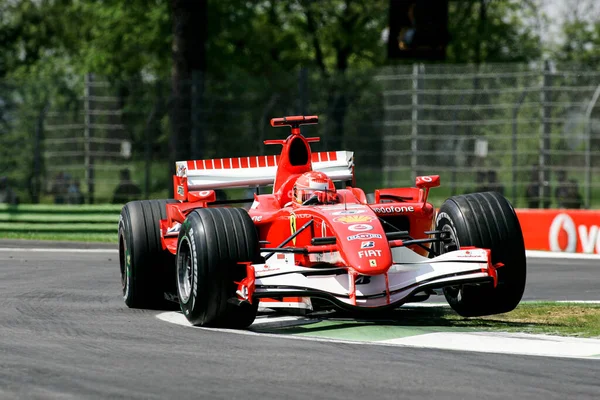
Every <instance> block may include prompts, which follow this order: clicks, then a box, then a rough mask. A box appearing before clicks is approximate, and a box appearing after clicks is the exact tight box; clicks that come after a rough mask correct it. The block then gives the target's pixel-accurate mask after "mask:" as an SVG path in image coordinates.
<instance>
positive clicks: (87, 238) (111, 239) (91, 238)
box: [0, 227, 118, 243]
mask: <svg viewBox="0 0 600 400" xmlns="http://www.w3.org/2000/svg"><path fill="white" fill-rule="evenodd" d="M113 230H114V231H115V232H114V233H79V232H63V233H49V232H0V239H23V240H59V241H61V240H66V241H75V242H98V243H117V242H118V236H117V232H116V228H115V227H113Z"/></svg>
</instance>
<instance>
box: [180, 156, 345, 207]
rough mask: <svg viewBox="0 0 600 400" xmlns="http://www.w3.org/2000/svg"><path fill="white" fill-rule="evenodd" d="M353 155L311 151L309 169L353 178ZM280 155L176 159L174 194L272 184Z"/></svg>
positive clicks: (340, 178)
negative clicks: (193, 159) (310, 167)
mask: <svg viewBox="0 0 600 400" xmlns="http://www.w3.org/2000/svg"><path fill="white" fill-rule="evenodd" d="M353 155H354V153H353V152H351V151H324V152H319V153H312V155H311V157H312V159H311V161H312V169H313V170H314V171H321V172H323V173H325V174H327V176H329V178H330V179H331V180H333V181H334V182H336V181H338V182H339V181H350V180H353V177H354V158H353ZM279 157H280V156H278V155H277V156H275V155H271V156H253V157H234V158H216V159H212V160H195V161H177V162H176V171H177V177H179V179H176V181H179V185H177V182H176V185H175V186H176V192H175V196H176V197H175V198H180V196H181V197H185V198H187V192H188V191H197V190H210V189H225V188H248V187H257V186H269V185H273V183H274V181H275V176H276V173H277V165H278V162H279ZM184 182H185V184H184ZM180 186H181V187H180ZM183 186H185V187H183ZM184 192H185V195H184V194H183V193H184ZM178 194H179V196H178ZM180 199H181V200H183V198H180Z"/></svg>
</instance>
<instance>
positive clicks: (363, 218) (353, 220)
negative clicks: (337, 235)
mask: <svg viewBox="0 0 600 400" xmlns="http://www.w3.org/2000/svg"><path fill="white" fill-rule="evenodd" d="M374 219H375V218H374V217H371V216H370V215H344V216H343V217H337V218H334V219H333V220H334V221H335V222H341V223H343V224H357V223H360V222H371V221H373V220H374Z"/></svg>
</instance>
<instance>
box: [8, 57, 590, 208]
mask: <svg viewBox="0 0 600 400" xmlns="http://www.w3.org/2000/svg"><path fill="white" fill-rule="evenodd" d="M170 82H171V81H170V80H168V79H138V80H131V81H127V82H123V81H117V80H112V79H111V78H110V77H98V76H94V75H91V74H90V75H87V76H84V77H81V76H70V77H62V78H61V79H57V78H55V79H47V80H41V81H37V82H35V83H31V82H22V81H9V80H5V81H2V82H0V129H1V131H0V133H1V134H0V175H7V176H9V178H10V179H9V182H10V184H11V185H12V186H13V187H14V188H15V189H16V191H17V192H18V194H19V196H20V198H21V201H22V202H66V203H69V202H80V201H83V202H85V203H107V202H111V201H112V197H113V192H114V189H115V187H116V186H117V185H118V184H119V176H120V171H121V170H123V169H127V170H129V171H131V175H132V180H133V181H134V182H135V183H136V184H137V185H138V186H139V188H140V190H141V193H140V195H139V196H140V197H144V198H158V197H164V196H168V195H169V189H170V187H171V185H172V184H171V178H170V174H171V172H172V169H171V167H172V165H171V164H172V163H171V161H172V158H173V154H174V152H176V153H177V156H178V157H182V158H212V157H229V156H244V155H265V154H274V153H276V152H278V151H279V148H276V147H277V146H264V145H263V144H262V141H263V140H265V139H271V138H281V137H284V136H286V135H287V134H288V131H286V130H285V129H282V128H277V129H275V128H271V127H270V126H269V119H270V118H272V117H278V116H285V115H294V114H317V115H319V117H320V125H319V126H316V127H315V126H307V127H303V133H304V134H305V135H307V136H319V137H320V138H321V142H319V143H316V144H315V146H314V150H315V151H323V150H352V151H354V152H355V162H356V173H357V180H358V184H359V185H360V186H361V187H363V188H365V190H367V191H372V190H374V189H375V188H378V187H382V186H404V185H412V184H413V183H414V178H415V176H417V175H423V174H439V175H440V176H441V180H442V188H439V189H435V190H434V191H432V193H433V194H434V195H435V196H438V197H439V198H440V199H441V198H444V197H447V196H450V195H454V194H461V193H466V192H469V191H475V190H487V189H495V190H502V191H503V193H504V195H505V196H507V197H508V198H509V199H510V200H511V201H512V202H513V203H514V204H515V206H517V207H528V206H532V207H535V206H539V207H561V206H564V204H562V203H561V202H560V201H559V199H557V198H556V197H555V189H556V188H557V187H558V185H559V183H558V182H557V179H558V175H559V174H560V172H561V171H564V173H565V174H566V178H567V181H566V182H565V183H564V185H565V187H568V189H569V190H576V191H577V192H578V193H579V194H580V196H581V201H582V206H584V207H592V208H598V207H600V200H596V199H600V183H599V179H598V177H599V174H600V124H598V121H599V110H598V109H599V107H600V106H598V105H597V100H598V97H599V95H600V72H598V71H596V70H594V69H592V68H586V67H582V66H575V65H567V64H565V65H563V64H555V63H551V62H546V63H540V64H536V63H531V64H494V65H487V64H485V65H479V66H475V65H422V64H415V65H403V66H394V67H386V68H380V69H377V70H369V71H347V72H346V73H345V74H338V75H333V76H324V75H323V74H321V73H320V72H319V71H315V70H308V69H303V70H301V71H299V72H298V73H290V74H277V75H271V76H268V77H255V76H246V75H243V74H241V73H237V74H233V73H227V74H225V73H222V74H220V75H219V76H216V75H206V76H202V75H200V74H194V75H193V79H192V80H191V81H189V82H183V83H182V84H181V85H179V87H178V90H177V91H173V90H171V85H170ZM176 130H177V132H179V134H178V135H177V139H178V140H177V141H175V142H174V141H173V139H172V138H173V137H174V135H173V134H172V133H173V132H174V131H176ZM489 179H496V182H489ZM573 182H574V183H573ZM77 184H79V188H78V187H77ZM575 185H576V187H575ZM536 191H537V192H536ZM78 192H80V193H81V196H79V195H78V194H77V193H78ZM528 193H529V195H528ZM536 193H537V195H536ZM569 193H571V192H569ZM61 196H62V197H61Z"/></svg>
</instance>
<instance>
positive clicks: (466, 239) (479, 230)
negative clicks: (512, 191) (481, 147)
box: [436, 192, 527, 317]
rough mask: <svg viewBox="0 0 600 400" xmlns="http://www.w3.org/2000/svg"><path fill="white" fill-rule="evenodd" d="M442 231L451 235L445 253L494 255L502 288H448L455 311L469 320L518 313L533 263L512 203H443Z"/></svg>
mask: <svg viewBox="0 0 600 400" xmlns="http://www.w3.org/2000/svg"><path fill="white" fill-rule="evenodd" d="M436 229H438V230H442V231H448V232H450V236H451V238H452V242H451V243H449V244H446V245H443V246H442V248H441V249H440V252H441V253H445V252H447V251H451V250H454V249H456V248H460V247H461V246H476V247H481V248H486V249H490V250H491V256H492V264H496V263H503V264H504V266H502V267H500V268H498V286H497V287H496V288H494V287H493V285H492V284H491V283H490V284H482V285H461V286H451V287H447V288H444V296H445V297H446V300H447V301H448V303H449V304H450V306H451V307H452V308H453V309H454V310H455V311H456V312H457V313H458V314H460V315H462V316H463V317H475V316H483V315H491V314H500V313H505V312H509V311H512V310H513V309H514V308H515V307H516V306H517V305H518V304H519V302H520V301H521V298H522V297H523V291H524V290H525V281H526V275H527V271H526V270H527V261H526V257H525V244H524V241H523V233H522V232H521V226H520V224H519V220H518V219H517V215H516V213H515V211H514V209H513V207H512V205H511V204H510V203H509V201H508V200H507V199H506V198H505V197H503V196H502V195H501V194H499V193H496V192H485V193H471V194H466V195H460V196H454V197H451V198H449V199H448V200H446V201H445V202H444V204H442V206H441V207H440V210H439V212H438V215H437V218H436Z"/></svg>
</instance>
